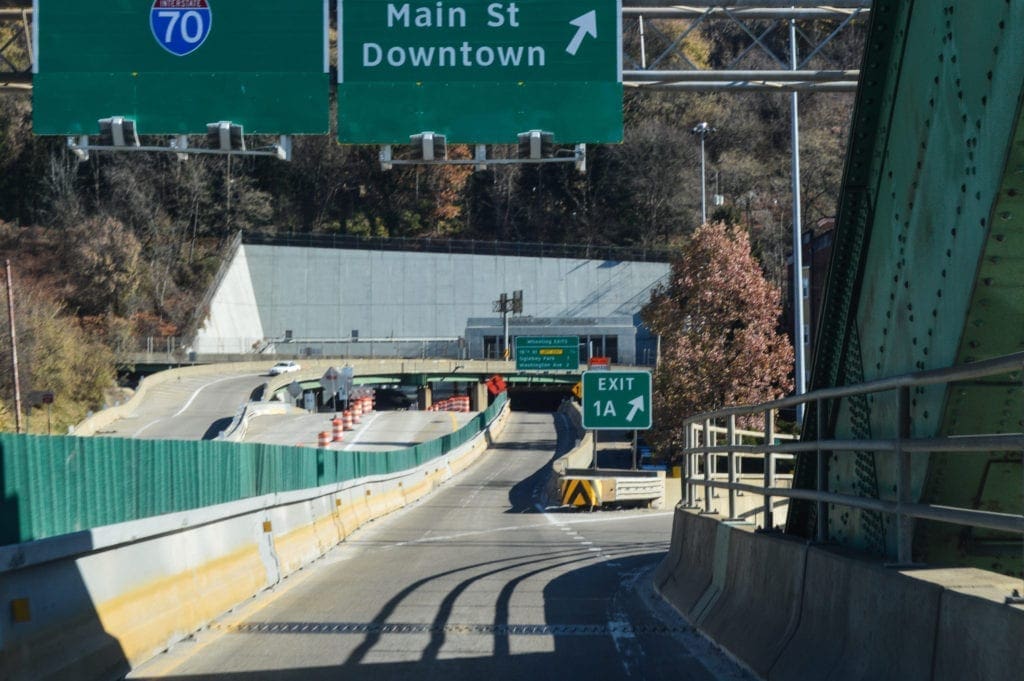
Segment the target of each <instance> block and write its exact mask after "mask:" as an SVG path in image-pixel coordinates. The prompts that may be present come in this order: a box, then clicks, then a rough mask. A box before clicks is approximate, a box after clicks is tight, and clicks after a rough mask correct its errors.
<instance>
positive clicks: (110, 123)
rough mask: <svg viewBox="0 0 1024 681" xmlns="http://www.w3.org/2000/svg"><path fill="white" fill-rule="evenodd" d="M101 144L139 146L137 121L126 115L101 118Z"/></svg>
mask: <svg viewBox="0 0 1024 681" xmlns="http://www.w3.org/2000/svg"><path fill="white" fill-rule="evenodd" d="M99 124H100V145H101V146H106V147H137V146H139V135H138V132H137V131H136V129H135V121H133V120H132V119H130V118H125V117H124V116H111V117H110V118H101V119H100V120H99Z"/></svg>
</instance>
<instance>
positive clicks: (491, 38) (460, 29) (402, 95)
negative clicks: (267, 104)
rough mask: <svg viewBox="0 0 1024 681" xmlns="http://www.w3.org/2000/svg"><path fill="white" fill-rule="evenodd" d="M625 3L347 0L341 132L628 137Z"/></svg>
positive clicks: (399, 139)
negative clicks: (624, 81) (625, 123)
mask: <svg viewBox="0 0 1024 681" xmlns="http://www.w3.org/2000/svg"><path fill="white" fill-rule="evenodd" d="M621 16H622V12H621V0H554V1H552V0H502V1H492V0H461V1H460V0H453V1H447V0H445V1H437V2H421V3H412V2H384V1H382V0H339V1H338V17H339V19H338V23H339V50H338V138H339V140H340V141H342V142H348V143H369V144H408V143H409V137H410V135H414V134H417V133H420V132H424V131H430V132H433V133H436V134H438V135H445V136H447V141H448V142H449V143H451V142H458V143H477V144H489V143H508V144H512V143H516V141H517V135H518V134H519V133H522V132H527V131H530V130H543V131H546V132H550V133H552V134H553V136H554V142H555V143H570V142H572V143H578V142H620V141H621V140H622V63H621V49H620V44H621V38H620V36H621V33H622V26H621Z"/></svg>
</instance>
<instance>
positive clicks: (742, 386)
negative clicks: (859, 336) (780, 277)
mask: <svg viewBox="0 0 1024 681" xmlns="http://www.w3.org/2000/svg"><path fill="white" fill-rule="evenodd" d="M780 314H781V293H780V291H779V290H778V289H777V288H776V287H774V286H772V285H771V284H770V283H769V282H768V281H767V280H766V279H765V278H764V275H763V273H762V271H761V267H760V265H759V264H758V262H757V260H756V259H755V258H754V256H753V255H752V254H751V251H750V239H749V237H748V236H747V233H746V231H744V230H743V229H741V228H729V227H726V226H725V225H724V224H721V223H718V224H708V225H704V226H703V227H700V228H699V229H697V230H696V231H695V232H694V233H693V236H692V237H691V238H690V239H689V241H688V242H687V243H686V244H685V246H684V247H683V248H682V250H681V252H680V254H679V256H678V258H677V259H676V260H675V262H674V263H673V264H672V272H671V274H670V279H669V281H668V283H667V284H665V285H664V286H662V287H661V288H659V289H658V290H656V291H654V293H653V294H652V296H651V302H650V303H648V304H647V305H646V306H645V307H644V309H643V312H642V315H643V319H644V322H645V323H646V324H647V326H648V328H650V329H651V331H653V332H654V333H656V334H659V335H660V336H661V358H660V361H659V364H658V368H657V369H656V371H655V373H654V417H655V419H654V429H653V431H652V433H651V439H652V441H653V443H654V444H655V445H656V446H657V447H658V448H659V449H661V450H663V451H672V450H676V449H679V448H681V447H682V446H683V441H684V440H683V438H684V433H683V427H682V422H683V419H684V418H686V417H688V416H692V415H694V414H697V413H701V412H706V411H711V410H714V409H718V408H720V407H724V406H729V405H736V404H750V403H756V402H761V401H765V400H770V399H775V398H778V397H781V396H782V395H785V394H787V393H789V392H790V391H791V390H792V387H793V381H792V378H791V371H792V366H793V347H792V345H791V343H790V340H789V337H788V336H787V335H785V334H783V333H780V331H779V316H780ZM745 425H748V426H759V425H760V424H753V423H751V424H745Z"/></svg>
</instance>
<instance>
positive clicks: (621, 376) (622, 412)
mask: <svg viewBox="0 0 1024 681" xmlns="http://www.w3.org/2000/svg"><path fill="white" fill-rule="evenodd" d="M651 395H652V390H651V372H649V371H585V372H583V399H582V402H583V405H582V406H583V427H584V428H586V429H587V430H649V429H650V427H651V423H652V418H651Z"/></svg>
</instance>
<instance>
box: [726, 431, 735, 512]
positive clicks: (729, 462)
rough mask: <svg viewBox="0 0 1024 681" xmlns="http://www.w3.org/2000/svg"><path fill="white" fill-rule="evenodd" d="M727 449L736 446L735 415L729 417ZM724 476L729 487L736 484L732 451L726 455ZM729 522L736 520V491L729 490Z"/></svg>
mask: <svg viewBox="0 0 1024 681" xmlns="http://www.w3.org/2000/svg"><path fill="white" fill-rule="evenodd" d="M728 438H729V447H730V448H731V447H734V446H736V415H735V414H730V415H729V432H728ZM725 464H726V476H727V479H728V480H729V484H730V485H735V484H736V452H735V451H733V450H732V449H730V450H729V453H728V454H727V455H726V459H725ZM729 520H736V490H734V489H733V488H732V487H730V488H729Z"/></svg>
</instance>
